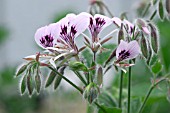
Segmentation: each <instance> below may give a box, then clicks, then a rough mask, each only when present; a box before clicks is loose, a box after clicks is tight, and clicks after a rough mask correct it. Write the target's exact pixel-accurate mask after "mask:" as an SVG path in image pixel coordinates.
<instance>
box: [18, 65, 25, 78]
mask: <svg viewBox="0 0 170 113" xmlns="http://www.w3.org/2000/svg"><path fill="white" fill-rule="evenodd" d="M26 69H27V65H26V64H25V65H23V66H21V67H20V68H19V69H18V71H17V72H16V76H19V75H21V74H22V73H23V72H24V71H25V70H26Z"/></svg>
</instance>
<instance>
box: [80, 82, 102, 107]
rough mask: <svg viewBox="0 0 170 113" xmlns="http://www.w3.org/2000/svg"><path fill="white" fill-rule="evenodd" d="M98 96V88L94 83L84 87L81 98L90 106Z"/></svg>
mask: <svg viewBox="0 0 170 113" xmlns="http://www.w3.org/2000/svg"><path fill="white" fill-rule="evenodd" d="M98 94H99V88H98V87H97V85H96V84H95V83H90V84H89V85H88V86H86V88H85V90H84V93H83V97H84V98H85V99H87V100H88V102H89V103H90V104H91V103H92V102H93V101H94V100H95V99H96V98H97V96H98Z"/></svg>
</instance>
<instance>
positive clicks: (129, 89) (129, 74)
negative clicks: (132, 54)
mask: <svg viewBox="0 0 170 113" xmlns="http://www.w3.org/2000/svg"><path fill="white" fill-rule="evenodd" d="M129 64H131V60H130V61H129ZM131 73H132V68H131V67H129V73H128V106H127V113H130V101H131Z"/></svg>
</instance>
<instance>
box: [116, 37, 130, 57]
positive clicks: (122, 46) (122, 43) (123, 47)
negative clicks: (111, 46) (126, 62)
mask: <svg viewBox="0 0 170 113" xmlns="http://www.w3.org/2000/svg"><path fill="white" fill-rule="evenodd" d="M127 46H128V43H127V42H125V41H124V40H121V41H120V44H119V46H118V47H117V49H116V58H117V59H118V58H119V53H120V52H121V51H123V50H127Z"/></svg>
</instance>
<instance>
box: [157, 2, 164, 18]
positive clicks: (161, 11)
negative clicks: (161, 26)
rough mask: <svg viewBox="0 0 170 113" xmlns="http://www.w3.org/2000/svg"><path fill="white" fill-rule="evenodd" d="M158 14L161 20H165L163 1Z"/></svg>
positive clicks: (160, 3)
mask: <svg viewBox="0 0 170 113" xmlns="http://www.w3.org/2000/svg"><path fill="white" fill-rule="evenodd" d="M158 14H159V17H160V19H161V20H163V19H164V9H163V3H162V0H160V1H159V6H158Z"/></svg>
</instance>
